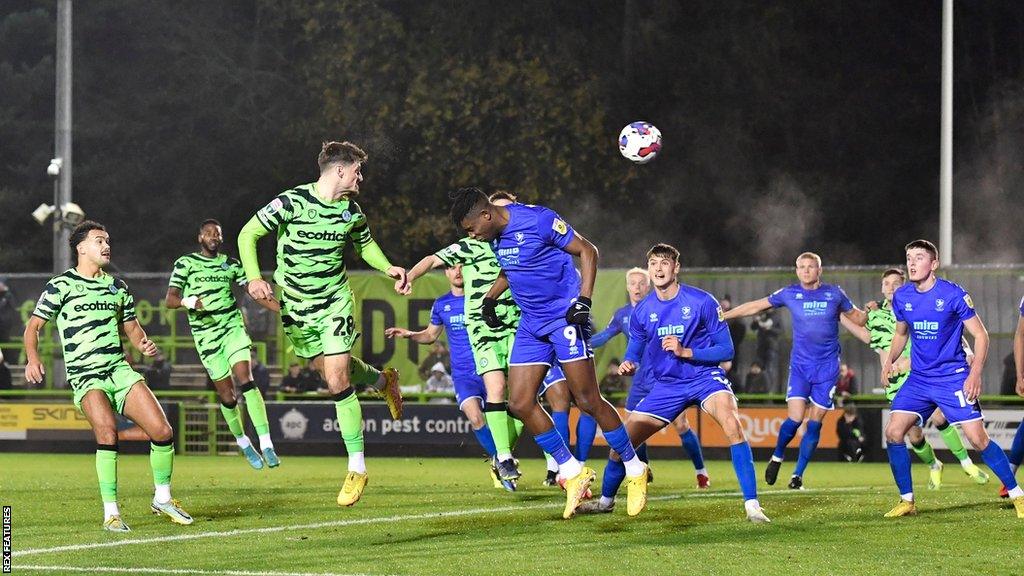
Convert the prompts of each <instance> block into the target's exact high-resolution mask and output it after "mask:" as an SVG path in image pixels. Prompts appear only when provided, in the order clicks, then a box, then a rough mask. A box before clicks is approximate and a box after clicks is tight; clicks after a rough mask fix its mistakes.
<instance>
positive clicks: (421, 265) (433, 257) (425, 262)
mask: <svg viewBox="0 0 1024 576" xmlns="http://www.w3.org/2000/svg"><path fill="white" fill-rule="evenodd" d="M441 266H444V262H443V261H442V260H441V259H440V258H438V257H437V254H430V255H429V256H425V257H424V258H423V259H422V260H420V261H419V262H417V263H416V265H415V266H413V267H412V269H410V270H409V273H408V274H407V275H406V277H405V281H406V289H405V291H404V292H399V294H402V295H403V296H408V295H409V294H412V283H413V282H415V281H416V279H417V278H419V277H421V276H423V275H424V274H426V273H427V272H430V271H431V270H433V269H434V268H440V267H441Z"/></svg>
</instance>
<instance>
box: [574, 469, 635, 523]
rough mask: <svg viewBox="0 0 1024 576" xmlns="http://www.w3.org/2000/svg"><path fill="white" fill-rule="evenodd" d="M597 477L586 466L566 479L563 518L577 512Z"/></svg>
mask: <svg viewBox="0 0 1024 576" xmlns="http://www.w3.org/2000/svg"><path fill="white" fill-rule="evenodd" d="M595 478H597V473H595V472H594V470H593V469H592V468H588V467H586V466H584V467H583V469H582V470H580V473H579V474H577V475H576V476H573V477H572V478H569V479H568V480H566V481H565V510H563V511H562V518H565V519H566V520H568V519H569V518H572V517H573V516H574V515H575V514H576V508H579V505H580V502H583V499H584V497H585V496H586V495H587V491H588V490H589V489H590V483H591V482H593V481H594V479H595ZM644 479H646V476H645V477H644Z"/></svg>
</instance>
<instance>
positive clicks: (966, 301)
mask: <svg viewBox="0 0 1024 576" xmlns="http://www.w3.org/2000/svg"><path fill="white" fill-rule="evenodd" d="M964 304H967V307H968V308H970V309H971V310H974V300H971V295H970V294H964Z"/></svg>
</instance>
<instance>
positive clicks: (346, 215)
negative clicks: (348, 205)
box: [341, 210, 352, 222]
mask: <svg viewBox="0 0 1024 576" xmlns="http://www.w3.org/2000/svg"><path fill="white" fill-rule="evenodd" d="M341 220H342V222H348V221H350V220H352V213H351V212H349V211H348V210H345V211H344V212H342V213H341Z"/></svg>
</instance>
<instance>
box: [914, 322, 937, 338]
mask: <svg viewBox="0 0 1024 576" xmlns="http://www.w3.org/2000/svg"><path fill="white" fill-rule="evenodd" d="M914 332H915V333H916V334H917V336H918V337H920V338H927V339H935V338H936V337H937V336H938V333H939V323H938V322H932V321H930V320H917V321H915V322H914Z"/></svg>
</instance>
